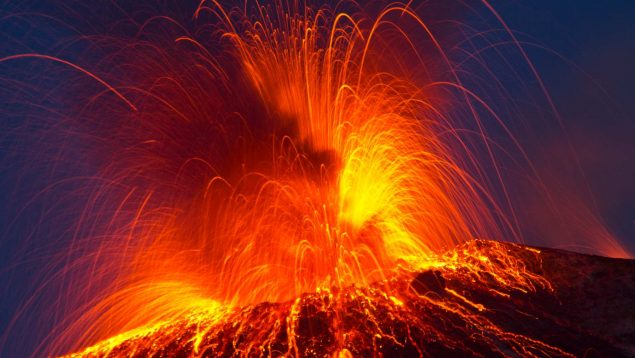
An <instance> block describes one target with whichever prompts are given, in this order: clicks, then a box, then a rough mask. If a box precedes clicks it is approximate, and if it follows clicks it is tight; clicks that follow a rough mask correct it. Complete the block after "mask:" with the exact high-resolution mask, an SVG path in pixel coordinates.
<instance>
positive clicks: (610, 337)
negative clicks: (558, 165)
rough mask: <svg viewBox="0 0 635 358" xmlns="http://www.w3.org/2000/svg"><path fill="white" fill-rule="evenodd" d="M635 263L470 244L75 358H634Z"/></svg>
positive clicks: (149, 331) (172, 325)
mask: <svg viewBox="0 0 635 358" xmlns="http://www.w3.org/2000/svg"><path fill="white" fill-rule="evenodd" d="M634 308H635V260H627V259H612V258H605V257H599V256H591V255H583V254H577V253H572V252H567V251H562V250H555V249H543V248H533V247H527V246H522V245H518V244H510V243H499V242H494V241H484V240H475V241H471V242H468V243H466V244H463V245H461V246H458V247H457V248H455V249H453V250H451V251H449V252H448V253H447V254H445V255H444V256H443V257H442V258H440V260H439V262H436V263H432V264H429V265H427V267H423V266H422V268H421V270H419V271H417V272H406V271H403V272H396V273H395V274H394V277H391V278H387V279H386V280H385V281H383V282H377V283H375V284H373V285H371V286H370V287H354V286H353V287H345V288H342V289H330V290H326V289H325V290H320V291H318V292H315V293H307V294H304V295H302V296H301V297H298V298H297V299H296V300H295V301H291V302H280V303H261V304H257V305H252V306H248V307H242V308H234V309H227V310H226V311H225V312H222V313H219V310H218V309H214V310H210V311H204V312H203V311H201V312H192V313H191V314H189V315H187V316H184V317H178V318H175V319H174V320H172V321H169V322H162V323H160V324H156V325H153V326H152V327H145V328H140V329H138V330H135V331H132V332H127V333H123V334H121V335H119V336H116V337H113V338H111V339H108V340H105V341H102V342H100V343H97V344H96V345H94V346H92V347H89V348H87V349H85V350H84V351H81V352H78V353H74V354H71V355H70V356H73V357H105V356H108V357H120V356H131V357H148V356H152V357H188V356H203V357H216V356H223V357H229V356H280V355H287V356H320V357H322V356H340V357H346V356H386V357H396V356H402V357H411V356H415V357H416V356H434V357H441V356H443V357H446V356H457V357H458V356H487V357H496V356H501V357H502V356H517V357H526V356H539V357H554V356H585V357H595V356H598V357H622V356H626V357H628V356H635V309H634Z"/></svg>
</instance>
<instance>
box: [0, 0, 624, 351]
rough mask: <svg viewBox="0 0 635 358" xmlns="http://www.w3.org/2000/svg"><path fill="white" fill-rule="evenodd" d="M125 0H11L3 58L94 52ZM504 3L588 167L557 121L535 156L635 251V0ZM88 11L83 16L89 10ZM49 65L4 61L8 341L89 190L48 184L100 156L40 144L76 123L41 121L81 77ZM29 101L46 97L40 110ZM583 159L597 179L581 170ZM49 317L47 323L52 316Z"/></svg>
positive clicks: (2, 31) (3, 16)
mask: <svg viewBox="0 0 635 358" xmlns="http://www.w3.org/2000/svg"><path fill="white" fill-rule="evenodd" d="M79 3H81V2H78V4H79ZM116 3H117V2H116V1H95V2H91V4H90V6H88V5H86V4H84V5H81V6H70V5H67V4H71V2H67V3H65V2H64V1H21V0H17V1H11V0H0V57H4V56H8V55H12V54H16V53H24V52H40V53H46V54H63V55H64V58H66V59H69V60H73V58H74V57H82V56H83V57H82V58H83V59H86V57H85V53H86V52H88V51H89V49H88V47H87V45H86V44H85V43H82V42H78V43H74V42H72V41H69V40H70V39H73V38H74V37H76V36H77V34H78V32H76V30H77V29H81V30H80V32H82V33H83V32H86V31H87V32H91V31H92V32H96V33H107V31H108V28H109V26H110V25H111V24H112V18H113V17H115V18H116V17H117V16H120V14H121V12H120V10H119V6H115V5H114V4H116ZM122 3H123V2H122ZM160 3H162V4H163V3H166V2H165V1H160ZM176 3H178V2H176ZM189 3H191V4H189ZM189 3H188V2H186V1H183V2H182V4H179V5H172V6H171V8H175V9H179V10H178V11H175V13H176V14H178V15H179V16H180V20H182V21H188V20H189V19H190V14H191V11H192V10H193V9H194V8H195V6H196V5H197V4H198V1H191V2H189ZM73 4H74V3H73ZM146 4H147V5H146ZM151 4H152V1H140V2H138V5H135V6H136V7H135V9H136V10H137V12H136V14H137V15H138V16H139V17H140V18H143V13H144V10H143V9H144V8H149V9H151V8H152V5H151ZM492 5H493V6H494V8H495V9H497V10H498V11H499V12H500V14H501V16H502V17H503V19H504V20H505V21H506V23H507V25H508V26H509V27H510V28H511V29H512V30H513V31H514V32H515V33H517V37H518V39H519V40H520V41H522V42H527V43H531V44H528V45H527V46H526V47H525V48H526V51H527V53H528V55H529V57H530V59H531V60H532V61H533V63H534V64H535V65H536V68H537V70H538V72H539V74H540V76H541V78H542V80H543V81H544V83H545V85H546V87H547V89H548V91H549V93H550V95H551V98H552V99H553V102H554V103H555V105H556V107H557V109H558V111H559V112H560V117H561V118H562V120H563V122H564V125H565V128H566V133H567V136H568V138H569V139H568V140H569V141H570V143H571V144H572V145H573V147H574V148H575V150H576V152H577V155H578V159H579V162H580V166H581V168H573V169H572V168H566V167H565V166H562V165H561V163H562V161H565V162H566V161H567V160H568V157H567V155H566V154H561V152H565V151H566V150H563V148H564V147H565V145H564V144H563V140H562V138H554V134H553V133H554V132H553V131H552V130H551V129H549V128H547V126H545V128H544V133H545V134H544V138H540V133H538V134H535V133H534V134H533V135H532V137H531V139H527V140H526V141H525V143H524V144H525V145H526V148H527V151H528V152H529V153H530V156H531V158H532V160H533V161H534V162H535V163H536V165H537V167H538V168H539V169H540V170H544V171H545V173H548V177H549V178H552V179H553V180H554V181H555V182H557V183H561V184H562V183H565V184H566V183H571V185H572V186H576V187H577V186H579V187H582V189H580V190H581V191H583V192H584V193H585V194H584V196H585V198H586V199H588V201H590V202H591V203H592V205H591V206H592V207H593V211H594V212H596V213H598V214H599V216H600V217H601V219H602V220H603V221H604V223H605V224H606V226H607V228H608V229H609V231H610V232H612V233H614V234H615V236H616V237H618V238H619V239H620V240H621V241H622V242H623V243H624V244H625V246H627V247H628V248H630V250H631V252H635V185H634V184H635V66H634V65H633V64H635V1H592V0H575V1H574V0H558V1H553V0H515V1H493V2H492ZM122 6H123V7H125V6H128V5H125V6H124V5H122ZM169 7H170V6H168V8H169ZM80 12H81V13H82V19H81V20H78V16H77V13H80ZM148 13H151V11H148ZM16 14H20V15H19V16H15V15H16ZM25 14H26V15H25ZM170 15H174V14H170ZM109 18H110V20H109ZM25 19H28V20H25ZM465 21H468V22H469V21H470V19H469V18H467V19H465ZM120 30H121V29H120ZM133 30H134V29H133ZM133 30H131V31H133ZM541 47H543V48H541ZM92 50H94V49H92ZM92 56H95V58H96V59H97V58H98V57H99V53H97V52H93V53H92ZM43 71H44V70H42V68H40V69H39V70H38V67H37V66H35V65H34V63H33V62H29V63H21V62H11V63H8V62H7V63H3V64H0V82H1V83H3V84H2V86H0V235H1V236H0V240H1V241H0V290H1V291H0V292H1V294H0V296H1V298H0V332H2V333H3V336H2V339H7V338H8V339H11V337H13V336H11V335H8V336H7V335H4V333H5V332H4V331H5V330H6V327H7V325H8V324H9V321H10V319H11V318H12V317H14V316H15V313H16V310H17V309H18V307H19V306H20V304H21V303H23V302H24V301H25V299H26V298H28V297H31V296H32V295H33V292H34V290H35V289H36V288H37V287H39V285H41V283H42V282H41V278H40V277H39V276H37V274H36V273H37V272H39V271H40V270H41V269H42V267H45V266H46V265H47V264H48V262H49V261H50V260H49V258H50V255H51V252H52V251H54V249H55V246H56V245H59V244H60V242H59V241H56V239H54V238H55V237H63V236H65V235H68V232H67V231H66V229H65V228H68V227H69V226H72V223H73V222H74V221H75V220H76V218H77V215H78V214H79V213H80V212H81V207H82V205H83V202H82V199H83V198H85V196H84V194H85V193H81V192H78V191H77V190H76V187H75V186H76V185H77V184H76V183H66V184H60V185H59V186H57V187H56V189H55V190H56V191H57V192H56V193H51V191H50V190H49V189H47V190H44V189H45V188H46V187H47V185H49V184H50V183H52V182H59V181H61V180H63V179H64V178H66V177H69V176H75V177H77V176H80V175H83V174H85V175H91V174H92V173H94V170H95V168H94V167H92V165H91V163H77V162H72V161H70V162H68V163H66V162H64V161H59V162H56V163H55V165H52V164H51V161H53V160H54V159H56V158H64V157H69V156H70V157H72V151H82V150H83V149H84V148H82V147H81V145H79V144H76V143H73V139H72V137H69V136H64V141H65V143H64V146H63V147H60V148H59V151H57V152H51V151H50V150H49V151H48V152H47V153H40V152H38V148H40V147H39V144H40V143H42V142H45V141H47V138H46V135H50V134H51V133H52V132H51V130H52V129H56V130H59V131H62V132H63V133H68V132H71V131H72V130H73V128H64V127H62V128H55V127H54V126H52V127H46V128H44V129H45V130H44V132H42V131H40V130H41V129H42V128H40V125H41V124H40V122H38V118H43V117H46V116H49V115H51V113H56V112H57V111H63V105H61V104H60V102H59V101H56V99H55V98H42V97H41V92H38V91H37V89H38V87H39V86H40V88H41V86H44V87H46V88H47V89H48V90H54V89H55V88H58V87H60V88H62V87H64V88H65V89H66V87H65V86H66V85H68V82H69V80H68V78H64V77H63V73H64V72H57V75H58V76H62V77H56V78H55V79H51V78H47V77H46V76H47V75H48V73H46V72H45V71H44V72H43ZM69 76H70V75H69ZM45 78H46V80H45ZM69 78H70V77H69ZM73 78H74V77H73ZM56 81H57V82H56ZM528 87H529V88H530V89H529V91H533V92H534V93H533V95H534V96H536V97H539V96H540V94H539V93H537V91H538V89H537V86H536V85H535V84H533V85H531V86H528ZM521 92H522V91H520V90H519V91H518V93H521ZM517 100H518V103H517V104H516V106H517V108H518V110H520V111H522V112H523V114H524V116H525V117H526V118H527V119H531V118H532V117H533V116H541V114H540V109H536V108H535V107H534V102H531V103H526V104H525V103H524V102H523V98H517ZM25 103H40V104H41V105H42V106H41V107H40V108H34V107H30V106H27V105H25ZM44 107H46V108H44ZM55 115H58V114H55ZM538 132H540V128H538ZM29 133H40V134H38V135H35V136H30V135H29ZM43 133H44V134H43ZM556 157H560V158H559V159H560V161H558V160H555V159H554V158H556ZM66 164H68V165H66ZM579 169H581V172H582V176H583V177H585V179H580V178H578V177H576V176H577V175H579V174H580V172H579ZM580 190H577V191H580ZM36 193H40V194H38V195H35V194H36ZM62 193H64V194H65V195H61V194H62ZM34 197H35V199H34ZM60 197H65V198H66V199H65V201H64V200H62V201H60V199H59V198H60ZM32 199H33V200H32ZM52 208H53V209H52ZM60 208H63V209H65V213H64V214H63V215H60V214H57V215H56V216H55V225H52V224H51V223H46V222H45V221H46V220H44V219H42V218H44V217H46V216H47V215H48V213H49V212H50V211H51V210H59V209H60ZM541 220H543V218H541ZM65 224H66V225H65ZM530 224H533V225H536V226H546V228H542V229H541V230H535V235H539V234H538V233H540V234H543V233H544V232H545V231H549V230H550V229H551V225H557V223H554V222H552V221H549V220H545V221H538V220H537V221H531V220H530ZM528 225H529V224H528ZM56 230H57V231H56ZM529 231H532V230H529ZM553 231H554V232H557V230H553ZM536 242H541V241H540V240H537V241H536ZM48 270H49V271H53V270H55V267H48ZM41 325H42V326H43V327H45V326H46V325H47V324H46V322H41ZM40 329H41V330H42V331H46V328H41V327H40ZM10 345H11V344H10V343H8V342H3V341H2V340H0V356H3V354H2V353H3V352H7V354H12V353H13V354H16V353H17V352H18V351H16V350H13V348H11V347H10ZM16 346H19V345H16Z"/></svg>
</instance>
